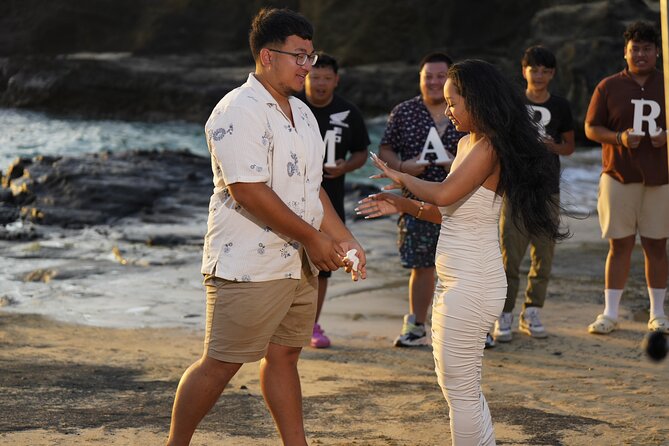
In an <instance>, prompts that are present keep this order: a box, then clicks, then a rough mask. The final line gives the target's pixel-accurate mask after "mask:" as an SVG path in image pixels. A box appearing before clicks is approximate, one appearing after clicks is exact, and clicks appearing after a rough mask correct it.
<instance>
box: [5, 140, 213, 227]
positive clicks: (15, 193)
mask: <svg viewBox="0 0 669 446" xmlns="http://www.w3.org/2000/svg"><path fill="white" fill-rule="evenodd" d="M19 165H20V166H22V168H23V174H22V176H20V177H18V178H14V179H11V180H7V178H4V179H3V180H7V181H8V183H9V186H10V190H11V191H12V194H11V196H9V197H7V199H6V200H5V202H4V203H2V207H1V208H0V210H2V212H0V217H3V218H4V217H6V218H5V220H6V221H5V223H6V222H8V221H11V220H12V217H13V219H16V217H18V211H19V209H20V214H21V216H22V217H23V218H24V219H26V220H28V221H31V222H36V223H41V224H44V225H59V226H63V227H75V228H76V227H82V226H85V225H95V224H104V223H111V222H113V221H115V220H117V219H119V218H122V217H126V216H129V215H137V214H145V215H150V216H151V217H152V218H153V219H154V220H157V221H160V220H161V219H164V220H168V219H169V218H170V217H173V216H174V215H178V214H180V213H181V214H183V215H188V213H189V212H190V210H189V209H190V207H191V206H196V207H198V208H200V209H206V206H207V203H208V200H209V196H210V194H211V188H212V186H211V167H210V162H209V159H207V158H204V157H200V156H196V155H192V154H190V153H187V152H173V151H131V152H123V153H103V154H90V155H83V156H81V157H76V158H75V157H37V158H34V159H32V160H25V159H19V160H17V161H16V162H15V164H14V166H13V168H12V171H13V170H14V169H16V168H17V166H19Z"/></svg>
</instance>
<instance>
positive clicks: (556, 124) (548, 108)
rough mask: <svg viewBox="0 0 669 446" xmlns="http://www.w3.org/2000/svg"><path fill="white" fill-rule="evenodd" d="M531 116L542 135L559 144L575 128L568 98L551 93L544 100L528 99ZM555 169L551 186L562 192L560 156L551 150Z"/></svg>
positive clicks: (553, 189) (552, 188) (550, 180)
mask: <svg viewBox="0 0 669 446" xmlns="http://www.w3.org/2000/svg"><path fill="white" fill-rule="evenodd" d="M527 108H528V110H529V112H530V117H531V118H532V119H533V120H534V122H535V123H536V124H537V127H538V128H539V133H540V134H541V136H550V137H551V138H553V141H555V142H556V143H557V144H560V143H562V134H563V133H566V132H569V131H572V130H574V119H573V118H572V114H571V107H570V106H569V102H567V100H566V99H564V98H561V97H560V96H555V95H554V94H551V95H550V97H549V98H548V99H547V100H546V101H544V102H542V103H538V102H533V101H530V100H529V99H528V100H527ZM551 159H552V160H553V166H552V168H553V170H552V171H551V172H550V179H549V182H550V186H551V192H552V193H558V192H560V156H559V155H558V154H557V153H552V152H551Z"/></svg>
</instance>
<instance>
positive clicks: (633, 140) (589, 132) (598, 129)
mask: <svg viewBox="0 0 669 446" xmlns="http://www.w3.org/2000/svg"><path fill="white" fill-rule="evenodd" d="M630 130H632V129H627V130H624V131H622V132H616V131H614V130H610V129H608V128H606V127H604V126H603V125H591V124H590V123H589V122H586V123H585V136H586V137H587V138H588V139H590V140H592V141H596V142H598V143H600V144H612V145H614V146H617V145H623V146H624V147H628V148H632V149H635V148H637V147H639V143H640V142H641V136H640V135H634V134H631V133H630ZM619 133H620V136H618V134H619Z"/></svg>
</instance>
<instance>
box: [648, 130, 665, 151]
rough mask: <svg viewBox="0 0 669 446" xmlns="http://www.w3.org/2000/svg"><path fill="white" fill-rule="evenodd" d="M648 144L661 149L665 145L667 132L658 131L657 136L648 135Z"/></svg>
mask: <svg viewBox="0 0 669 446" xmlns="http://www.w3.org/2000/svg"><path fill="white" fill-rule="evenodd" d="M650 143H651V144H652V145H653V147H662V146H663V145H665V144H666V143H667V131H666V130H660V133H658V134H657V135H655V136H653V135H650Z"/></svg>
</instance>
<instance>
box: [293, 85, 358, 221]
mask: <svg viewBox="0 0 669 446" xmlns="http://www.w3.org/2000/svg"><path fill="white" fill-rule="evenodd" d="M297 97H298V98H299V99H300V100H302V101H304V102H305V103H306V104H307V105H308V106H309V108H310V109H311V111H312V112H314V115H315V116H316V120H317V121H318V127H319V128H320V132H321V136H322V137H323V141H324V142H325V162H326V163H327V162H328V161H331V162H334V161H336V160H338V159H346V157H347V156H348V154H349V153H353V152H361V151H364V150H367V146H369V134H368V133H367V126H366V125H365V120H364V119H363V117H362V113H360V111H359V110H358V108H357V107H356V106H355V105H353V104H351V103H350V102H349V101H347V100H346V99H344V98H342V97H341V96H339V95H338V94H336V93H335V94H334V96H333V98H332V101H330V103H329V104H328V105H326V106H325V107H316V106H315V105H313V104H310V103H309V102H308V101H307V98H306V95H305V94H304V93H300V94H298V95H297ZM345 177H346V175H340V176H338V177H337V178H323V183H322V186H323V189H325V191H326V192H327V193H328V196H329V197H330V201H332V205H333V206H334V207H335V210H336V211H337V213H338V214H339V216H340V217H342V219H343V217H344V215H343V214H344V181H345Z"/></svg>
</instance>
